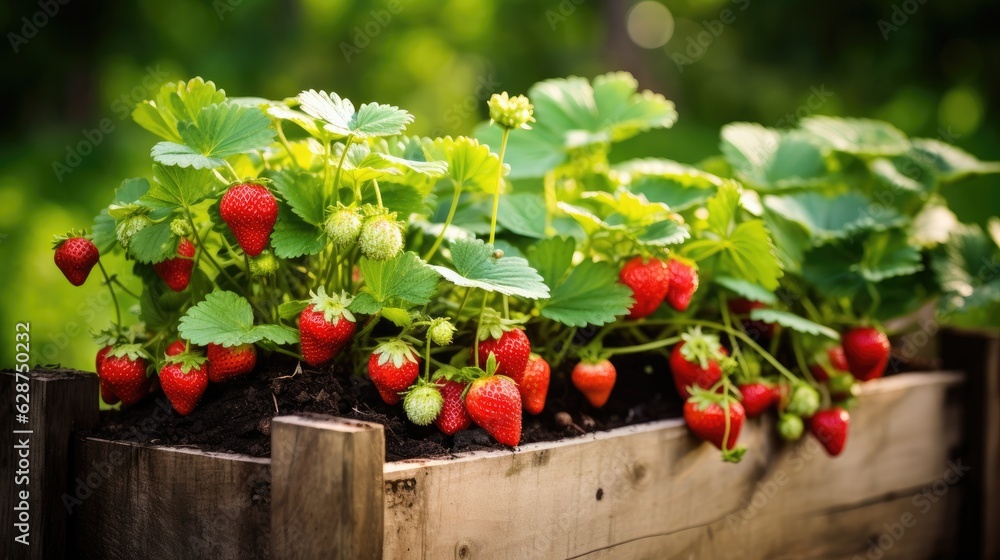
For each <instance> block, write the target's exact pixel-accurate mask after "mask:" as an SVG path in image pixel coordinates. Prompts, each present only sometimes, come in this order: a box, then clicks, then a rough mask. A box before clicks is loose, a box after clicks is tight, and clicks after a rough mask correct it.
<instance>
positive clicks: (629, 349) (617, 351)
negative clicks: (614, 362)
mask: <svg viewBox="0 0 1000 560" xmlns="http://www.w3.org/2000/svg"><path fill="white" fill-rule="evenodd" d="M680 341H681V337H679V336H673V337H670V338H664V339H662V340H654V341H652V342H647V343H645V344H636V345H634V346H621V347H618V348H605V350H604V353H605V354H608V355H610V356H618V355H621V354H635V353H637V352H646V351H648V350H656V349H657V348H663V347H665V346H672V345H674V344H677V343H678V342H680Z"/></svg>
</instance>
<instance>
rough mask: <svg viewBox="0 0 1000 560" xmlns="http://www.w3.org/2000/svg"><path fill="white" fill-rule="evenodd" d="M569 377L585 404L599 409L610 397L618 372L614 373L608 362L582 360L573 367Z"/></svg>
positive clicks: (604, 360)
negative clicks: (583, 398) (585, 399)
mask: <svg viewBox="0 0 1000 560" xmlns="http://www.w3.org/2000/svg"><path fill="white" fill-rule="evenodd" d="M570 377H571V379H572V381H573V386H574V387H576V388H577V389H578V390H579V391H580V392H581V393H583V396H584V397H586V398H587V402H589V403H590V404H591V406H593V407H594V408H601V407H602V406H604V405H605V404H606V403H607V402H608V397H610V396H611V390H612V389H614V387H615V379H617V377H618V372H617V371H615V366H613V365H612V364H611V361H610V360H607V359H603V360H598V361H588V360H584V361H581V362H579V363H577V364H576V365H575V366H573V373H572V375H571V376H570Z"/></svg>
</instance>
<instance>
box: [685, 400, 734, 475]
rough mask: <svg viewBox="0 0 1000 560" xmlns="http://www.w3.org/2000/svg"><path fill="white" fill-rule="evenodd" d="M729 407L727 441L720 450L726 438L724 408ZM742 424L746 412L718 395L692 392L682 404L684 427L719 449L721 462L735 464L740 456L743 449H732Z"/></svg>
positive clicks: (731, 401)
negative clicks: (721, 451)
mask: <svg viewBox="0 0 1000 560" xmlns="http://www.w3.org/2000/svg"><path fill="white" fill-rule="evenodd" d="M727 403H728V406H729V438H728V439H726V440H725V444H726V445H725V449H723V445H722V444H723V439H724V438H725V437H726V411H725V406H726V404H727ZM744 420H746V412H745V411H744V409H743V405H741V404H740V403H739V401H737V400H735V399H734V398H732V397H729V396H725V395H722V394H719V393H712V392H709V391H705V390H704V389H695V392H694V394H693V395H691V397H689V398H688V400H687V402H685V403H684V421H685V422H687V424H688V427H689V428H691V431H692V432H694V434H695V435H696V436H698V437H699V438H701V439H703V440H705V441H708V442H710V443H711V444H712V445H714V446H716V447H718V448H719V449H723V459H724V460H726V461H731V462H738V461H739V459H740V457H741V456H742V455H743V451H744V450H743V449H742V448H737V447H736V442H737V440H738V439H739V437H740V430H741V429H743V422H744Z"/></svg>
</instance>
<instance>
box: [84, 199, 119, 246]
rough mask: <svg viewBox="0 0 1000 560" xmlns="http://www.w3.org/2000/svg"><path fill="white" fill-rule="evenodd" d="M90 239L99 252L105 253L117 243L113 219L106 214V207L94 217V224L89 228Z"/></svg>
mask: <svg viewBox="0 0 1000 560" xmlns="http://www.w3.org/2000/svg"><path fill="white" fill-rule="evenodd" d="M90 237H91V241H93V242H94V245H95V246H96V247H97V251H98V252H100V254H102V255H105V254H107V253H109V252H111V251H112V250H113V249H114V248H115V246H116V245H117V243H118V236H117V235H115V219H114V218H112V217H111V214H108V209H107V208H105V209H104V210H101V213H100V214H98V215H97V216H96V217H95V218H94V225H93V227H91V229H90Z"/></svg>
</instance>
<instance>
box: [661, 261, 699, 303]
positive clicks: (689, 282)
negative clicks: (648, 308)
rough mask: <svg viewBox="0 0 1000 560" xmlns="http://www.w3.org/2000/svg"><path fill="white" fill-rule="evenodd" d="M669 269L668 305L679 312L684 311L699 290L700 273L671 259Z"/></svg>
mask: <svg viewBox="0 0 1000 560" xmlns="http://www.w3.org/2000/svg"><path fill="white" fill-rule="evenodd" d="M667 269H668V270H669V271H670V289H668V290H667V303H669V304H670V307H673V308H674V309H676V310H677V311H684V310H686V309H687V308H688V304H689V303H691V296H693V295H694V293H695V292H696V291H697V290H698V271H696V270H695V269H694V267H693V266H691V265H688V264H684V263H683V262H681V261H679V260H677V259H670V262H668V263H667Z"/></svg>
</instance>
